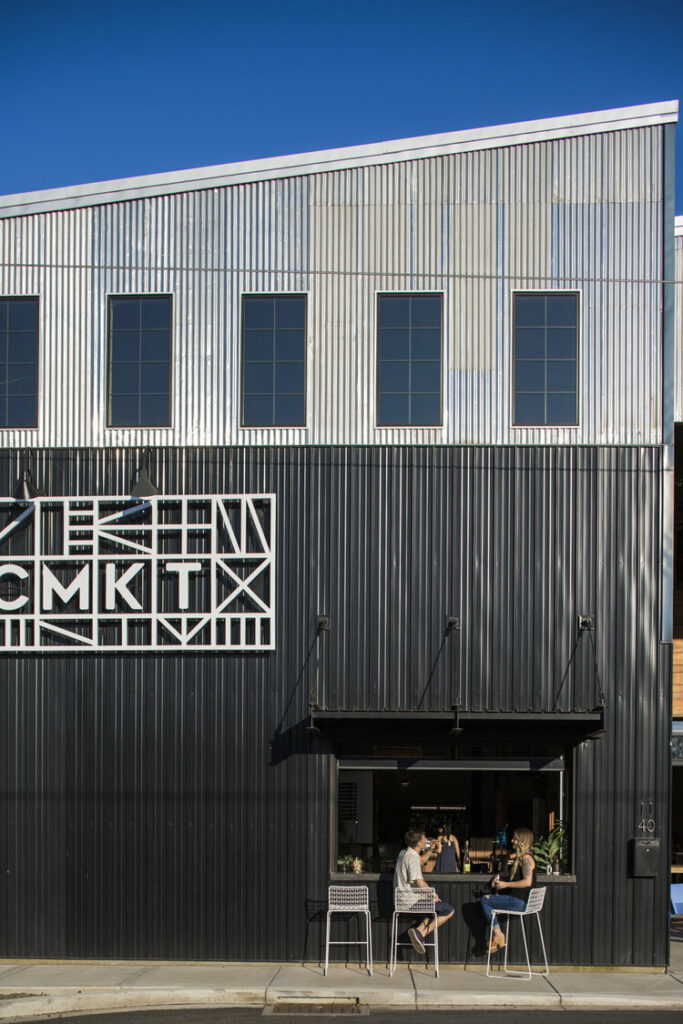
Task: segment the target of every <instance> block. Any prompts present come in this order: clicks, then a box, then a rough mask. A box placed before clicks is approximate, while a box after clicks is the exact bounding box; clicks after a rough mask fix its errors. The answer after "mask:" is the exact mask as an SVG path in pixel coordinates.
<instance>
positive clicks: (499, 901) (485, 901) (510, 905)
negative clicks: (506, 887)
mask: <svg viewBox="0 0 683 1024" xmlns="http://www.w3.org/2000/svg"><path fill="white" fill-rule="evenodd" d="M481 909H482V913H483V915H484V917H485V918H486V920H487V921H488V923H489V924H491V918H492V917H493V914H494V911H496V910H526V900H521V899H520V898H519V896H506V895H505V894H504V893H502V892H501V893H495V894H494V895H493V896H482V898H481ZM497 922H498V919H497V918H496V923H497ZM499 927H500V925H499Z"/></svg>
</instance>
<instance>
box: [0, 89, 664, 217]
mask: <svg viewBox="0 0 683 1024" xmlns="http://www.w3.org/2000/svg"><path fill="white" fill-rule="evenodd" d="M677 120H678V100H668V101H666V102H661V103H646V104H641V105H639V106H633V107H616V108H614V109H611V110H597V111H591V112H588V113H582V114H570V115H565V116H562V117H551V118H543V119H541V120H536V121H521V122H519V123H513V124H503V125H493V126H490V127H485V128H475V129H465V130H462V131H457V132H445V133H441V134H438V135H422V136H417V137H414V138H408V139H394V140H391V141H388V142H379V143H371V144H368V145H360V146H349V147H346V148H343V149H328V150H317V151H314V152H310V153H297V154H293V155H290V156H279V157H271V158H266V159H258V160H246V161H241V162H239V163H232V164H216V165H214V166H210V167H199V168H190V169H187V170H181V171H171V172H163V173H160V174H150V175H141V176H138V177H133V178H119V179H116V180H112V181H100V182H93V183H90V184H85V185H72V186H68V187H64V188H53V189H46V190H43V191H36V192H23V193H16V194H14V195H7V196H0V217H12V216H21V215H24V214H31V213H40V212H43V211H50V210H66V209H74V208H78V207H87V206H98V205H101V204H103V203H112V202H122V201H125V200H133V199H144V198H146V197H148V196H161V195H169V194H173V193H178V192H190V191H197V190H199V189H207V188H221V187H225V186H226V185H239V184H247V183H250V182H254V181H264V180H268V179H273V178H289V177H293V176H297V175H305V174H319V173H322V172H324V171H337V170H344V169H347V168H353V167H364V166H369V165H373V164H384V163H398V162H401V161H405V160H414V159H418V158H422V159H424V158H427V157H434V156H445V155H449V154H452V153H461V152H463V153H464V152H471V151H476V150H479V149H493V148H496V147H502V146H509V145H522V144H526V143H531V142H544V141H548V140H551V139H556V138H569V137H572V136H576V135H587V134H596V133H599V132H605V131H618V130H623V129H626V128H643V127H648V126H651V125H657V124H668V123H670V122H672V121H677Z"/></svg>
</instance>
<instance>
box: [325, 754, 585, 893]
mask: <svg viewBox="0 0 683 1024" xmlns="http://www.w3.org/2000/svg"><path fill="white" fill-rule="evenodd" d="M574 754H575V751H574V749H573V748H572V746H571V745H570V744H568V745H567V746H566V748H565V750H564V752H563V753H561V754H554V755H553V754H551V755H539V756H538V757H535V758H526V757H522V758H516V757H514V756H512V757H501V758H497V757H496V758H489V757H472V758H469V757H468V758H465V759H464V760H462V761H448V760H444V759H443V758H437V759H435V760H430V759H429V758H427V759H423V758H418V759H417V760H415V759H408V760H406V761H405V763H402V759H400V758H399V759H394V758H388V759H385V758H382V757H378V756H376V755H372V754H370V755H368V756H365V757H364V756H362V755H357V754H354V755H346V754H344V753H337V754H331V755H330V788H329V812H330V813H329V866H328V870H329V873H330V876H331V877H334V876H336V875H337V874H338V873H339V867H338V861H339V799H340V798H339V782H340V775H341V774H342V773H343V772H345V771H349V772H366V771H367V772H370V773H373V774H374V773H375V772H379V771H390V772H393V771H396V772H401V771H403V772H407V773H408V775H410V774H411V773H412V772H415V773H416V776H419V775H420V774H422V772H423V771H424V770H433V771H439V772H441V771H443V772H462V773H463V774H468V775H476V774H479V773H490V772H508V771H509V772H515V773H517V774H522V775H528V776H529V777H532V776H534V775H535V774H538V773H539V771H540V772H541V773H543V774H545V773H552V774H556V775H557V776H558V778H559V780H560V781H559V785H560V791H561V794H562V796H561V797H560V804H559V806H558V821H559V820H564V823H565V828H566V834H567V836H568V840H569V842H568V846H569V850H568V851H566V867H565V870H564V871H563V872H561V875H560V877H562V878H563V879H565V880H574V881H575V880H576V835H575V829H576V814H577V810H576V808H577V792H576V771H575V763H574V762H575V757H574ZM518 760H529V761H530V762H531V761H534V760H539V761H543V760H547V761H548V766H547V767H545V768H540V769H539V768H538V767H532V766H531V765H530V766H529V767H528V768H521V767H516V766H515V765H514V764H513V762H516V761H518ZM492 761H495V762H498V763H497V764H495V765H494V764H492ZM505 762H509V763H508V764H507V765H506V764H505ZM551 762H554V763H551ZM562 813H563V815H564V818H563V819H562V818H561V817H560V815H561V814H562ZM508 824H509V826H510V827H511V828H514V827H517V826H519V825H520V824H526V822H513V821H510V822H508ZM529 825H531V822H529ZM541 834H543V833H541ZM396 838H397V839H399V840H400V837H399V836H397V837H396ZM534 838H535V841H536V840H538V839H539V836H535V837H534ZM361 845H363V844H361ZM366 845H367V844H366ZM399 845H400V844H399ZM463 848H464V847H463ZM461 853H462V850H461ZM361 874H362V875H365V876H371V877H377V878H379V877H380V876H379V875H378V874H377V873H376V872H375V871H372V870H368V868H367V866H365V867H364V869H363V871H362V872H361ZM472 877H473V876H472V875H471V874H467V873H463V872H462V871H459V872H457V874H456V875H454V876H452V877H451V879H450V880H451V881H456V882H463V883H467V882H468V880H469V879H471V878H472ZM474 877H475V878H477V877H478V876H477V875H476V874H475V875H474ZM481 877H484V876H483V875H482V876H481ZM540 877H541V873H540V871H539V879H540ZM548 877H557V876H548ZM545 878H546V876H545V875H543V879H544V882H545Z"/></svg>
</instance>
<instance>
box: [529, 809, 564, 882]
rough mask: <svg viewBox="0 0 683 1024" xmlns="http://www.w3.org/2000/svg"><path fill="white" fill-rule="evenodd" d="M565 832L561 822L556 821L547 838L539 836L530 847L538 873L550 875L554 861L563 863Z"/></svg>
mask: <svg viewBox="0 0 683 1024" xmlns="http://www.w3.org/2000/svg"><path fill="white" fill-rule="evenodd" d="M566 843H567V830H566V828H565V824H564V822H563V821H558V823H557V825H555V828H553V829H551V830H550V832H548V835H547V836H539V837H538V839H537V840H536V842H535V843H534V845H533V847H532V853H533V855H534V859H535V860H536V866H537V867H538V870H539V871H542V872H546V873H547V874H551V872H552V870H553V866H554V864H555V862H556V861H558V862H559V863H560V864H563V863H564V859H565V849H566Z"/></svg>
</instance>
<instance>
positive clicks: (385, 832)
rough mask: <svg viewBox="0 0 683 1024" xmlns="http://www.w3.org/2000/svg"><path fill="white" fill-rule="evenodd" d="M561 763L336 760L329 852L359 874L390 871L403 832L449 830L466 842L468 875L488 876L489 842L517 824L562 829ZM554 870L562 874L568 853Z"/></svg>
mask: <svg viewBox="0 0 683 1024" xmlns="http://www.w3.org/2000/svg"><path fill="white" fill-rule="evenodd" d="M567 792H568V790H567V780H566V771H565V760H564V758H563V757H556V758H548V759H543V758H536V759H497V760H470V761H458V762H457V763H454V762H453V761H428V760H415V761H405V760H396V761H393V760H378V759H373V758H367V759H362V758H343V759H342V760H340V761H339V762H338V773H337V850H336V852H335V853H334V856H333V862H335V863H336V865H337V866H338V868H341V869H342V870H344V869H345V868H346V867H347V866H348V869H349V870H350V869H351V862H352V861H353V860H356V861H358V860H359V859H360V860H362V861H363V869H364V871H366V872H378V871H380V872H381V871H391V870H393V865H394V861H395V858H396V856H397V854H398V851H399V850H400V849H401V846H402V843H403V835H404V833H405V832H406V830H407V829H408V828H411V827H415V828H418V829H419V830H420V831H425V832H426V833H427V835H428V836H430V835H436V834H437V830H438V829H439V827H442V828H444V829H447V830H449V831H452V832H453V833H454V834H455V835H456V836H457V838H458V842H459V844H460V848H461V850H463V849H464V846H465V842H466V841H469V844H470V850H471V852H472V855H473V865H472V870H473V871H489V870H490V869H491V861H492V856H493V854H494V841H495V839H496V837H497V836H499V835H500V833H501V831H502V830H503V829H504V830H505V832H506V834H507V838H508V840H509V838H510V837H511V834H512V830H513V829H514V828H516V827H519V826H526V827H528V828H531V829H533V831H534V834H535V835H536V836H537V837H540V836H547V834H548V833H549V832H550V831H551V829H553V828H554V827H555V826H556V825H557V824H558V823H559V822H560V821H564V822H565V825H566V826H567V829H566V830H567V834H568V832H569V829H568V821H567V819H568V807H567ZM562 855H563V861H562V865H561V867H562V871H563V872H566V871H569V870H570V867H569V864H570V858H569V849H568V847H565V848H564V849H563V851H562Z"/></svg>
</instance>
